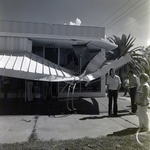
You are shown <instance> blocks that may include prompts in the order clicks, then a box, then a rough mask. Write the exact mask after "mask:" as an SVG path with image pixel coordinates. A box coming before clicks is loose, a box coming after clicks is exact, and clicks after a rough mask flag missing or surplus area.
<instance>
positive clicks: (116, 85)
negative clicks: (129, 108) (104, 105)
mask: <svg viewBox="0 0 150 150" xmlns="http://www.w3.org/2000/svg"><path fill="white" fill-rule="evenodd" d="M120 87H121V80H120V77H119V76H117V75H116V74H115V70H114V69H113V68H111V69H110V71H109V76H108V78H107V91H108V99H109V104H108V117H111V116H112V99H113V100H114V105H113V113H114V116H117V111H118V105H117V98H118V91H119V89H120Z"/></svg>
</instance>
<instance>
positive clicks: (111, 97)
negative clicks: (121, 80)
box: [108, 90, 118, 115]
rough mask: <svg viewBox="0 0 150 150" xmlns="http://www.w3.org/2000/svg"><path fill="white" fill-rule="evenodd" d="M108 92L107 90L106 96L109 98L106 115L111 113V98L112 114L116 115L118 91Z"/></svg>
mask: <svg viewBox="0 0 150 150" xmlns="http://www.w3.org/2000/svg"><path fill="white" fill-rule="evenodd" d="M108 92H109V93H108V98H109V104H108V108H109V110H108V115H111V114H112V100H114V105H113V113H114V115H117V111H118V105H117V98H118V91H117V90H109V91H108Z"/></svg>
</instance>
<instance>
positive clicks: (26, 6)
mask: <svg viewBox="0 0 150 150" xmlns="http://www.w3.org/2000/svg"><path fill="white" fill-rule="evenodd" d="M0 20H14V21H28V22H40V23H50V24H70V25H81V26H96V27H97V26H99V27H105V33H106V37H110V36H113V35H117V36H119V37H120V36H121V35H122V34H126V35H129V34H131V36H132V37H134V38H136V41H135V43H134V44H135V47H137V46H145V47H147V46H148V45H150V0H0Z"/></svg>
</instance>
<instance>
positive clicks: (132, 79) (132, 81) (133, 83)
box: [129, 70, 139, 114]
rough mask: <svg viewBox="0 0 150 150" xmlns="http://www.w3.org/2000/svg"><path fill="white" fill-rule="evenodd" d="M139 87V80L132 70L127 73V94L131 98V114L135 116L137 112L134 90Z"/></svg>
mask: <svg viewBox="0 0 150 150" xmlns="http://www.w3.org/2000/svg"><path fill="white" fill-rule="evenodd" d="M138 86H139V79H138V77H137V76H136V75H135V74H134V72H133V70H130V71H129V93H130V98H131V112H130V113H131V114H135V113H136V110H137V105H136V104H135V95H136V90H137V88H138Z"/></svg>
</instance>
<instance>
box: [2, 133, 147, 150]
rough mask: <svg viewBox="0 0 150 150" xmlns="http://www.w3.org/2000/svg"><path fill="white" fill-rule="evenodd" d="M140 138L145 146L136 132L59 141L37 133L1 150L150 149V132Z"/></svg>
mask: <svg viewBox="0 0 150 150" xmlns="http://www.w3.org/2000/svg"><path fill="white" fill-rule="evenodd" d="M139 140H140V142H142V143H143V146H141V145H140V144H138V142H137V141H136V136H135V134H132V135H125V136H123V135H122V136H106V137H98V138H89V137H84V138H82V139H70V140H58V141H56V140H50V141H42V140H39V139H38V138H37V135H36V134H35V135H32V136H30V137H29V139H28V141H26V142H22V143H18V142H17V143H12V144H1V145H0V150H150V132H147V133H144V134H143V133H142V134H139Z"/></svg>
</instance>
